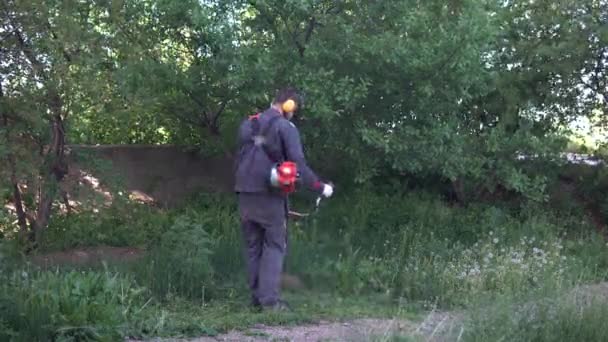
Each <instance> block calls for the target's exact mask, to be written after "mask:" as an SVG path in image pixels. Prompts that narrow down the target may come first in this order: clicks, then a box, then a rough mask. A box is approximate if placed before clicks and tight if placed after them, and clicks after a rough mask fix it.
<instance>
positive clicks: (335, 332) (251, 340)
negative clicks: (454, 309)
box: [127, 312, 457, 342]
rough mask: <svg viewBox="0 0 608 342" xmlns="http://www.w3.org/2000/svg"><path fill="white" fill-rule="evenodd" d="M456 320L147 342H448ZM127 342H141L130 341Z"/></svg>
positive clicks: (257, 329) (263, 329)
mask: <svg viewBox="0 0 608 342" xmlns="http://www.w3.org/2000/svg"><path fill="white" fill-rule="evenodd" d="M456 321H457V317H456V316H455V315H453V314H449V313H445V312H431V313H430V314H429V315H428V316H427V317H426V318H425V319H424V320H423V321H422V322H413V321H410V320H401V319H400V320H391V319H358V320H353V321H348V322H329V321H321V322H318V323H316V324H308V325H300V326H293V327H292V326H290V327H281V326H266V325H256V326H254V327H253V328H251V329H249V330H245V331H236V330H234V331H230V332H229V333H226V334H221V335H218V336H214V337H199V338H194V339H153V340H146V341H145V342H169V341H171V342H217V341H225V342H228V341H230V342H233V341H234V342H236V341H239V342H241V341H242V342H261V341H265V342H268V341H290V342H291V341H293V342H304V341H307V342H308V341H310V342H321V341H323V342H329V341H352V342H359V341H361V342H363V341H389V340H391V338H393V337H395V336H399V337H418V338H421V339H422V340H424V341H437V342H440V341H441V342H442V341H446V339H445V337H444V336H445V332H447V331H450V329H451V328H453V327H454V326H455V325H454V324H455V322H456ZM127 341H128V342H139V341H137V340H127Z"/></svg>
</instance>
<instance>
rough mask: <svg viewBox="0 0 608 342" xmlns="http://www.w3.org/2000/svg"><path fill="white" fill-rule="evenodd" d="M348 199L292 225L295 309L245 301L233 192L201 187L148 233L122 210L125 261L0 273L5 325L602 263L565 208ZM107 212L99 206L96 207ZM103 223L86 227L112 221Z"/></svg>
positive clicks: (473, 284) (438, 298) (420, 287)
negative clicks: (128, 244) (140, 253)
mask: <svg viewBox="0 0 608 342" xmlns="http://www.w3.org/2000/svg"><path fill="white" fill-rule="evenodd" d="M349 198H350V200H349V201H348V203H346V202H343V201H334V202H328V203H325V204H324V206H323V207H322V208H321V210H320V212H319V213H318V216H316V217H315V219H314V220H310V221H308V222H306V223H304V222H303V223H301V224H299V225H297V224H295V223H292V225H291V227H290V254H289V258H288V264H287V265H286V271H287V272H288V273H290V274H293V275H296V276H299V277H300V278H301V279H302V281H303V282H304V285H305V287H306V288H305V289H300V290H295V292H294V291H290V290H287V291H286V293H287V298H289V299H291V300H292V301H294V303H296V305H298V307H297V310H296V312H295V313H294V314H291V315H287V316H284V317H280V316H273V315H264V314H259V313H255V312H254V311H252V310H251V309H249V308H247V306H246V305H247V294H246V288H245V281H244V273H243V265H242V258H241V250H240V243H241V242H240V236H239V232H238V221H237V218H236V214H235V210H234V207H233V206H234V203H233V201H232V200H231V199H230V198H224V199H218V197H217V196H211V195H207V196H203V197H199V198H197V199H196V200H193V201H192V202H193V203H196V204H193V205H191V206H190V207H188V208H183V209H176V210H172V211H169V212H165V213H163V214H162V216H163V217H165V218H164V221H160V222H162V223H159V224H158V225H157V227H158V228H157V229H154V230H152V231H153V232H154V233H153V234H152V235H151V233H150V232H151V231H150V230H147V229H146V224H148V223H147V222H148V221H147V220H144V219H143V217H147V216H149V215H150V212H148V211H141V212H139V214H136V215H141V216H142V218H141V219H136V218H135V217H129V218H127V219H126V220H128V221H129V222H131V223H132V224H131V226H130V227H129V229H125V231H126V232H123V234H126V236H125V239H127V240H134V241H143V240H145V241H146V242H147V243H146V244H144V245H145V246H147V253H146V255H145V256H144V257H143V258H140V259H138V260H135V261H132V262H131V263H130V264H126V265H121V264H110V265H109V266H106V267H108V268H105V269H104V268H97V267H96V268H93V269H90V268H89V267H86V268H84V269H83V268H82V266H80V267H77V268H76V269H74V268H73V267H67V268H66V267H64V268H60V269H55V268H51V269H47V270H44V269H42V270H38V269H37V268H36V267H35V266H33V265H30V266H27V267H25V268H17V269H15V270H14V271H13V272H4V273H3V276H2V277H3V282H2V284H3V285H2V291H0V292H1V293H2V296H0V297H2V299H1V300H0V301H1V302H2V303H4V304H5V305H3V306H2V308H3V310H4V311H3V315H2V317H5V318H4V321H3V324H4V326H5V327H6V331H7V332H6V334H9V333H12V334H13V335H14V336H15V338H16V340H28V339H32V338H34V337H32V336H37V337H36V338H40V339H45V338H47V339H50V338H51V337H53V336H55V337H57V338H58V337H59V336H63V337H62V338H73V339H76V338H85V337H86V338H89V339H91V340H94V339H101V338H102V337H105V338H107V339H109V340H111V339H115V338H116V337H115V336H118V335H117V334H124V335H132V336H153V335H173V336H176V335H186V336H192V335H204V334H211V335H213V334H216V333H218V332H221V331H224V330H225V329H229V328H233V327H240V328H247V326H248V325H249V324H253V323H254V322H268V323H298V322H305V321H309V320H311V319H315V318H320V317H334V318H335V317H345V318H349V317H359V316H366V315H372V316H373V315H387V314H389V315H406V317H412V316H411V315H412V313H414V312H419V311H420V310H425V309H426V308H430V307H435V306H437V305H438V306H439V307H441V308H443V309H463V308H464V309H467V308H474V307H476V305H477V304H478V303H479V302H480V301H481V300H482V299H486V300H490V299H500V298H510V297H518V296H524V295H527V294H529V293H536V292H541V293H542V292H543V291H544V292H546V291H565V290H567V289H571V288H573V287H574V286H577V285H579V284H581V283H585V282H595V281H602V280H604V279H605V277H606V272H607V271H608V251H607V250H606V247H605V244H604V242H602V239H601V237H599V236H598V235H596V233H594V230H593V228H591V227H590V226H589V227H587V228H583V229H581V225H583V226H585V225H589V223H585V220H587V219H586V218H585V217H584V216H578V217H575V216H571V215H572V214H571V213H567V215H568V216H562V215H561V214H560V213H558V212H551V211H549V210H550V208H546V209H545V210H546V213H545V215H539V214H538V213H534V212H530V213H528V214H526V213H521V212H520V211H519V210H515V209H513V210H507V209H503V208H500V207H496V206H493V205H482V204H479V205H475V206H470V207H467V208H459V207H450V206H449V205H447V204H446V203H445V202H444V201H443V200H441V199H440V198H437V197H436V196H434V195H432V194H428V193H426V194H425V193H410V194H406V195H397V194H395V195H390V196H389V195H385V194H373V193H371V192H367V191H365V192H356V193H352V194H350V195H349ZM134 208H136V207H134ZM114 214H115V212H114V210H112V209H109V210H108V211H106V212H100V213H99V214H98V215H100V217H106V215H114ZM157 215H159V217H160V216H161V215H160V214H157ZM123 219H124V218H123ZM581 220H582V221H581ZM62 222H69V221H62ZM73 222H75V223H77V224H80V223H81V222H82V221H80V220H77V219H74V221H73ZM104 222H105V223H104V224H102V225H99V226H97V227H96V229H97V233H98V235H96V236H99V237H103V236H105V234H107V232H113V231H114V230H115V229H116V228H115V227H114V225H115V224H116V223H117V222H118V223H120V221H116V219H114V220H110V219H109V218H108V219H107V220H106V221H104ZM571 225H576V228H573V227H572V226H571ZM65 227H66V228H68V229H66V230H65V231H64V232H63V233H62V234H57V235H47V239H49V240H46V243H48V244H50V245H56V244H59V243H60V241H63V240H66V239H67V240H71V239H73V240H74V241H76V239H75V238H71V237H70V234H73V232H77V231H78V230H77V229H74V228H73V227H69V223H68V224H66V226H65ZM371 231H373V234H370V232H371ZM76 234H78V233H76ZM77 236H79V235H77ZM53 239H57V240H58V241H57V242H54V241H53ZM83 243H84V244H85V245H88V246H90V245H94V244H95V243H100V244H105V243H107V240H104V239H103V238H101V239H100V240H98V241H94V239H89V240H84V241H83ZM583 247H584V248H583ZM80 270H84V272H81V271H80ZM327 296H330V297H331V298H328V297H327ZM372 303H375V304H372ZM57 312H59V313H60V314H59V315H58V314H57ZM407 315H409V316H407ZM35 327H36V328H35ZM484 334H486V333H484ZM96 336H97V337H96ZM471 336H473V335H471ZM475 336H477V335H475ZM484 336H486V335H484Z"/></svg>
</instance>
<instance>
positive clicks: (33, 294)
mask: <svg viewBox="0 0 608 342" xmlns="http://www.w3.org/2000/svg"><path fill="white" fill-rule="evenodd" d="M143 292H144V290H143V289H142V288H140V287H137V286H136V285H135V283H134V282H133V281H132V280H131V279H129V278H128V277H125V276H120V275H118V274H112V273H109V272H104V273H99V272H69V273H61V272H43V273H36V272H34V273H28V272H26V271H21V272H14V273H12V274H11V275H9V276H6V277H5V279H3V282H2V284H1V285H0V317H2V319H1V320H0V327H3V329H0V340H2V341H6V340H11V341H12V340H15V341H49V340H53V341H93V340H95V341H116V340H118V339H120V337H121V335H122V334H121V330H122V328H123V323H124V322H125V321H127V320H128V319H129V317H130V316H131V315H132V314H133V313H134V310H135V309H136V308H137V307H138V306H139V305H140V303H141V302H142V301H141V299H142V294H143Z"/></svg>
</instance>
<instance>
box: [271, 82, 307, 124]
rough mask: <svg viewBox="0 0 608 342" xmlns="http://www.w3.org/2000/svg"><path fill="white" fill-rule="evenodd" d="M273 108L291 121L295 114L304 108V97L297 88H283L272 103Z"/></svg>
mask: <svg viewBox="0 0 608 342" xmlns="http://www.w3.org/2000/svg"><path fill="white" fill-rule="evenodd" d="M272 106H273V107H274V108H275V109H277V110H278V111H280V112H281V113H282V114H283V115H284V116H285V117H286V118H287V119H291V118H292V117H293V115H294V113H295V112H296V111H297V110H298V109H299V108H300V107H301V106H302V96H301V95H300V93H299V92H298V91H297V90H296V89H295V88H291V87H288V88H283V89H281V90H279V91H278V92H277V94H276V96H275V97H274V100H273V101H272Z"/></svg>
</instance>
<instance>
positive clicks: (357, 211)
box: [0, 0, 608, 341]
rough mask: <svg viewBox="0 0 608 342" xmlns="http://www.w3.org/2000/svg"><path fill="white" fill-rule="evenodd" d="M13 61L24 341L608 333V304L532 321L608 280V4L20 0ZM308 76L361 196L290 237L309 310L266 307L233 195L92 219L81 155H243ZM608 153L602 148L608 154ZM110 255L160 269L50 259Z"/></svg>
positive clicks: (4, 284) (16, 336) (4, 54)
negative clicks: (283, 97) (450, 313)
mask: <svg viewBox="0 0 608 342" xmlns="http://www.w3.org/2000/svg"><path fill="white" fill-rule="evenodd" d="M0 61H1V62H0V160H1V163H0V165H2V167H1V168H0V205H2V211H0V271H1V273H0V339H2V340H16V341H29V340H54V341H59V340H66V341H67V340H74V341H75V340H78V341H81V340H116V339H118V338H120V337H119V336H127V335H130V336H159V335H163V336H167V335H197V334H215V333H217V332H219V331H223V330H226V329H228V328H231V327H239V328H245V327H247V326H249V325H250V324H253V323H255V322H269V323H283V324H286V323H295V322H303V321H307V320H311V319H314V318H319V317H330V318H336V317H350V316H359V315H397V316H399V315H407V314H408V312H415V311H417V310H422V309H425V308H427V307H429V306H433V307H435V306H439V307H440V308H442V309H465V310H474V309H478V308H479V307H480V305H481V304H480V303H481V302H483V301H493V302H495V303H503V302H504V305H503V304H501V305H498V304H497V305H495V306H494V307H493V309H491V310H490V311H491V314H489V315H487V316H481V319H479V320H477V321H473V322H472V323H470V324H469V325H468V326H467V328H466V330H465V332H464V333H463V334H462V335H461V337H463V338H466V339H468V340H473V341H475V340H488V339H490V340H492V339H500V338H507V339H518V340H541V341H542V340H552V339H553V338H556V336H565V337H567V338H570V339H576V338H579V339H601V338H605V336H604V335H605V334H604V333H603V332H602V331H600V329H599V327H600V324H601V322H600V319H599V318H598V317H601V316H600V315H603V314H604V313H605V312H604V311H605V305H604V304H602V303H598V304H594V305H592V306H589V307H586V309H585V310H582V311H577V312H578V314H576V315H574V314H572V312H573V310H574V309H573V306H572V305H571V303H568V302H562V301H560V300H556V301H555V302H552V303H549V304H546V305H545V304H542V305H540V306H537V307H536V308H537V311H536V313H535V315H534V316H533V317H526V318H523V317H522V319H519V318H520V316H518V314H516V313H513V310H516V309H513V307H515V306H517V305H519V304H522V302H523V301H526V300H536V299H538V296H541V295H540V294H542V293H547V292H551V293H554V294H555V297H556V298H559V297H560V296H561V293H564V292H563V291H568V289H571V288H573V287H575V286H578V285H580V284H583V283H588V282H596V281H603V280H605V277H606V272H607V270H608V251H607V250H606V244H605V242H604V241H605V240H604V238H605V236H606V223H607V222H608V199H607V197H606V196H605V194H606V191H607V190H608V175H607V174H606V168H605V164H600V165H599V166H596V167H590V166H585V165H568V164H567V163H565V160H564V158H563V154H562V153H563V152H564V151H572V150H574V151H579V150H580V149H581V148H582V147H580V146H579V147H577V146H574V147H573V146H572V144H573V143H572V137H571V136H569V132H568V131H569V128H570V127H571V126H572V124H573V123H577V122H582V121H585V120H586V119H590V121H589V122H590V124H591V125H592V126H593V128H595V129H597V130H600V131H601V129H602V128H604V127H605V125H606V123H607V120H606V118H607V117H606V103H607V101H608V91H607V90H608V86H607V84H606V79H607V78H606V76H607V74H608V73H607V67H608V2H607V1H605V0H581V1H575V2H572V1H562V2H559V1H557V2H556V1H549V0H540V1H506V2H505V1H503V2H497V1H486V0H461V1H451V2H445V1H439V0H432V1H431V0H429V1H418V0H404V1H376V2H370V1H358V0H344V1H327V0H314V1H300V0H288V1H285V0H263V1H262V0H260V1H241V0H230V1H197V0H187V1H167V0H138V1H95V2H91V1H89V2H82V1H80V2H79V1H49V0H32V1H21V0H5V1H2V2H1V3H0ZM288 84H290V85H295V86H296V87H298V88H300V89H301V90H303V92H304V93H305V95H306V96H305V98H306V101H305V106H304V107H303V110H302V111H301V112H300V113H298V116H297V118H296V120H295V121H296V124H297V125H298V127H300V129H301V132H302V137H303V140H304V143H305V146H306V148H307V151H306V152H307V157H308V159H309V161H310V163H311V164H312V165H314V166H315V169H319V170H321V171H322V173H323V175H324V176H327V177H328V178H330V179H332V180H333V181H334V182H335V183H336V184H338V186H337V189H338V191H337V192H336V196H335V198H333V199H332V200H331V201H328V202H327V203H324V204H323V207H322V208H321V211H320V212H319V214H318V215H317V216H314V217H312V218H310V219H308V220H306V221H303V222H299V223H296V222H294V223H293V224H292V225H291V227H290V250H289V258H288V263H287V265H286V270H287V272H288V273H291V274H295V275H297V276H298V277H299V278H300V279H302V281H303V282H304V285H305V287H306V290H299V291H300V292H297V291H296V292H291V293H288V296H289V297H290V298H291V299H292V300H293V301H294V302H295V303H296V304H297V307H298V311H297V312H296V313H295V314H291V315H287V316H268V315H265V314H259V313H255V312H252V311H250V310H248V309H246V307H245V305H246V303H247V300H246V299H247V295H246V291H245V286H244V284H245V282H244V274H243V265H242V258H241V251H240V244H241V237H240V232H239V229H238V220H237V217H236V214H235V212H236V211H235V207H234V206H235V203H234V201H233V198H231V197H224V196H221V195H219V194H213V195H212V194H208V195H205V196H201V197H198V198H193V199H191V200H189V201H188V203H189V205H187V206H185V207H181V208H174V209H159V208H153V207H150V206H146V205H142V204H136V203H132V202H131V201H130V200H129V199H128V198H127V194H125V193H123V192H122V189H121V188H120V186H112V187H111V189H110V191H111V192H116V193H115V194H112V195H113V198H112V204H111V205H109V206H106V205H105V204H103V202H104V201H105V200H103V201H101V202H95V204H91V203H88V202H87V203H78V204H77V206H78V207H77V208H71V204H70V203H71V202H70V200H72V199H73V198H72V194H70V193H69V192H68V191H67V190H66V187H65V179H66V177H67V176H68V175H69V171H70V165H69V162H68V160H69V158H68V155H67V150H66V149H67V146H68V145H69V144H79V143H83V144H139V143H146V144H147V143H150V144H176V145H181V146H187V147H189V148H194V149H199V150H200V151H201V153H206V154H214V153H223V154H225V155H229V154H230V153H231V149H232V147H233V146H234V133H235V128H236V125H237V124H238V123H239V122H240V120H241V119H242V118H244V117H245V116H246V115H248V114H252V113H254V112H256V111H258V110H260V109H264V108H265V107H266V106H267V105H268V102H269V99H270V97H271V96H272V95H273V94H272V92H273V91H274V90H275V89H276V88H277V87H280V86H285V85H288ZM595 140H597V139H595V138H594V142H593V145H594V147H597V149H596V150H594V151H585V152H591V153H592V154H597V155H599V156H602V155H603V156H604V157H605V155H606V148H605V145H606V144H605V143H602V142H601V141H595ZM569 142H570V145H568V144H569ZM577 143H580V144H581V146H582V145H586V144H588V143H589V142H588V141H587V139H578V140H577ZM71 157H72V158H81V157H82V158H84V159H86V158H87V157H86V156H75V155H71ZM89 162H91V161H90V160H89ZM92 162H93V164H95V163H96V162H97V161H92ZM113 176H114V175H113ZM115 176H116V177H118V176H119V175H115ZM83 202H86V200H85V201H83ZM305 203H306V202H305ZM70 209H75V210H73V211H72V210H70ZM96 245H97V246H104V245H110V246H115V247H116V246H125V247H137V248H139V249H141V250H143V252H142V253H143V255H142V256H141V257H140V258H136V259H135V260H133V261H131V262H129V263H120V262H118V263H108V264H105V265H103V266H99V265H96V266H91V267H89V266H86V265H85V266H83V265H63V266H62V267H59V268H54V267H51V268H48V267H41V268H39V267H38V266H36V265H34V264H33V263H32V262H33V260H35V257H36V256H39V255H40V254H44V253H49V252H61V251H64V250H69V249H72V248H76V247H87V246H96ZM541 297H542V296H541ZM530 298H531V299H530ZM543 303H544V302H543ZM492 310H494V311H492ZM500 310H504V312H502V311H500ZM506 315H513V316H514V317H515V318H516V319H515V320H512V321H509V322H508V323H504V322H505V321H506V320H505V319H504V318H505V317H506ZM545 321H550V323H543V322H545ZM497 322H501V323H504V324H497ZM493 325H500V326H499V327H497V328H496V329H495V328H493V327H492V326H493Z"/></svg>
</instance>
